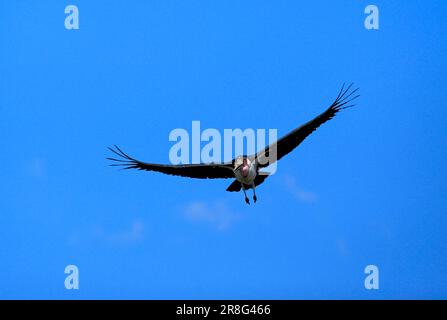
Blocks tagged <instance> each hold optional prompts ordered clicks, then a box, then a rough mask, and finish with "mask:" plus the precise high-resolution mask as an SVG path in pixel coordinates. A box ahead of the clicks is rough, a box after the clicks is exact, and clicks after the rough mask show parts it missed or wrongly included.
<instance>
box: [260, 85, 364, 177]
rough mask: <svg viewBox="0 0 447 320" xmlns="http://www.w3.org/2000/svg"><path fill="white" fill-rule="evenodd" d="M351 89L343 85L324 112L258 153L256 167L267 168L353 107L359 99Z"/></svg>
mask: <svg viewBox="0 0 447 320" xmlns="http://www.w3.org/2000/svg"><path fill="white" fill-rule="evenodd" d="M351 88H352V83H351V84H350V85H349V86H348V87H347V88H346V89H345V86H344V85H343V86H342V88H341V90H340V92H339V94H338V96H337V98H336V99H335V101H334V102H333V103H332V104H331V106H330V107H329V108H328V109H327V110H326V111H324V112H323V113H322V114H320V115H319V116H317V117H316V118H314V119H313V120H311V121H309V122H307V123H305V124H304V125H302V126H300V127H298V128H296V129H295V130H293V131H291V132H290V133H288V134H287V135H285V136H284V137H282V138H281V139H279V140H278V141H276V142H274V143H272V144H270V145H269V146H267V147H266V148H265V149H263V150H261V151H260V152H258V153H257V154H256V155H255V158H256V160H257V162H258V167H261V168H262V167H267V166H269V165H270V164H272V163H273V162H275V161H277V160H279V159H281V158H282V157H284V156H285V155H287V154H288V153H289V152H291V151H292V150H293V149H295V148H296V147H298V145H299V144H300V143H301V142H303V140H304V139H306V138H307V136H309V135H310V134H311V133H312V132H314V131H315V130H316V129H317V128H318V127H319V126H321V125H322V124H323V123H325V122H326V121H328V120H330V119H332V118H333V117H334V116H335V115H336V114H337V112H339V111H340V110H343V109H346V108H349V107H352V106H354V104H351V103H352V101H353V100H355V99H356V98H358V97H359V95H358V94H356V92H357V91H358V88H357V89H354V90H351ZM275 153H276V156H275Z"/></svg>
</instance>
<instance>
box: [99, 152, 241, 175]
mask: <svg viewBox="0 0 447 320" xmlns="http://www.w3.org/2000/svg"><path fill="white" fill-rule="evenodd" d="M109 150H110V151H112V152H113V153H115V154H116V155H117V156H119V157H120V158H119V159H116V158H107V159H108V160H111V161H114V163H112V164H111V166H121V167H123V169H138V170H146V171H157V172H161V173H164V174H170V175H174V176H181V177H188V178H197V179H217V178H234V173H233V164H232V163H224V164H214V163H210V164H181V165H164V164H153V163H145V162H141V161H139V160H136V159H134V158H132V157H130V156H128V155H127V154H126V153H124V152H123V151H122V150H121V149H120V148H118V147H117V146H115V149H112V148H109Z"/></svg>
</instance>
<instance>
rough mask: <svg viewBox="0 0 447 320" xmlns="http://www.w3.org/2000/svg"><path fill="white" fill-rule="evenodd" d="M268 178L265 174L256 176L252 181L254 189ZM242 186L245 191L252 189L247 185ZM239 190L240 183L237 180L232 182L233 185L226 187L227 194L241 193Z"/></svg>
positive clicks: (240, 187)
mask: <svg viewBox="0 0 447 320" xmlns="http://www.w3.org/2000/svg"><path fill="white" fill-rule="evenodd" d="M268 176H269V175H268V174H267V173H265V174H258V175H257V176H256V178H255V180H254V184H255V187H257V186H259V185H260V184H261V183H263V182H264V180H265V179H267V177H268ZM244 186H245V189H247V190H248V189H250V188H252V186H251V185H249V184H244ZM241 189H242V185H241V183H240V182H239V181H238V180H234V181H233V183H232V184H230V185H229V186H228V188H227V191H229V192H239V191H241Z"/></svg>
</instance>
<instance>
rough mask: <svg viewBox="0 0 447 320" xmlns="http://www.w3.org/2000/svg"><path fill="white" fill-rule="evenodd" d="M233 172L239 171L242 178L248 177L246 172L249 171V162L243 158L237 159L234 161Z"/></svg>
mask: <svg viewBox="0 0 447 320" xmlns="http://www.w3.org/2000/svg"><path fill="white" fill-rule="evenodd" d="M234 170H235V171H237V170H240V171H241V173H242V176H243V177H246V176H248V172H249V170H250V160H249V159H248V158H246V157H243V156H239V157H237V158H236V161H235V162H234Z"/></svg>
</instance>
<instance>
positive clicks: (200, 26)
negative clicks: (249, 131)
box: [0, 0, 447, 299]
mask: <svg viewBox="0 0 447 320" xmlns="http://www.w3.org/2000/svg"><path fill="white" fill-rule="evenodd" d="M370 3H373V4H376V5H377V6H378V7H379V10H380V29H379V30H377V31H368V30H366V29H365V28H364V24H363V21H364V19H365V17H366V15H365V14H364V12H363V10H364V8H365V7H366V6H367V5H368V4H370ZM68 4H75V5H77V6H78V8H79V19H80V29H79V30H70V31H69V30H66V29H65V28H64V19H65V13H64V8H65V6H66V5H68ZM446 9H447V4H446V3H445V1H426V2H421V1H406V2H405V3H403V2H390V1H375V2H369V1H349V2H348V1H311V2H300V3H298V2H297V1H220V2H217V1H130V2H129V1H73V2H64V1H3V0H2V1H0V111H1V117H0V134H1V137H2V139H1V146H2V152H1V153H0V159H1V163H2V166H1V168H0V176H1V180H2V183H1V184H0V192H1V195H2V196H1V198H0V298H7V299H11V298H26V299H38V298H39V299H40V298H50V299H79V298H86V299H96V298H112V299H116V298H124V299H145V298H148V299H174V298H182V299H183V298H185V299H214V298H221V299H225V298H233V299H246V298H247V299H264V298H266V299H301V298H302V299H321V298H329V299H348V298H351V299H352V298H354V299H383V298H385V299H388V298H403V299H407V298H423V299H430V298H435V299H438V298H447V277H446V275H447V255H446V250H447V235H446V232H445V230H446V228H447V199H446V197H445V194H446V193H447V188H446V184H445V181H446V178H447V169H446V166H445V159H446V156H447V153H446V150H447V148H446V147H447V144H446V135H447V126H446V120H445V119H446V117H447V109H446V108H445V101H446V99H447V90H445V75H446V71H447V65H446V64H447V62H446V59H445V52H446V50H447V43H446V38H445V30H446V27H447V22H446V20H445V14H446ZM350 81H354V82H355V83H356V84H357V85H358V86H359V87H360V90H361V94H362V96H361V98H360V100H359V104H358V105H357V106H356V108H352V109H349V110H346V111H344V112H342V113H341V114H339V116H337V117H336V118H335V119H334V120H331V121H330V122H328V123H326V124H325V125H324V126H322V127H321V128H320V129H319V130H318V131H317V132H315V133H314V134H313V135H311V136H310V137H309V138H308V139H307V140H305V141H304V143H303V144H302V145H301V146H300V147H299V148H298V149H297V150H295V151H294V152H293V153H292V154H290V155H289V156H287V157H286V158H284V159H283V160H281V162H280V163H279V165H278V171H277V173H276V174H275V175H274V176H273V177H270V178H269V179H268V180H267V181H266V183H265V184H263V185H262V186H260V187H259V188H258V189H257V194H258V199H259V200H258V203H256V205H251V206H247V205H246V204H245V203H244V201H243V196H242V194H236V193H229V192H225V189H226V187H227V186H228V185H229V183H230V182H231V181H229V180H216V181H206V180H205V181H201V180H190V179H182V178H177V177H171V176H164V175H160V174H155V173H146V172H137V171H135V172H132V171H118V170H116V169H114V168H111V167H108V166H107V164H108V163H107V161H106V160H105V157H107V156H109V155H110V154H109V152H108V151H107V150H106V147H107V146H110V145H112V144H118V145H120V146H121V147H122V148H123V149H124V150H125V151H127V152H128V153H129V154H131V155H133V156H135V157H137V158H139V159H142V160H145V161H150V162H160V163H167V162H168V160H169V158H168V157H169V149H170V147H171V146H172V144H173V143H172V142H170V141H169V140H168V136H169V132H170V131H171V130H172V129H174V128H185V129H188V130H189V129H190V127H191V121H193V120H199V121H201V126H202V128H216V129H219V130H223V129H225V128H255V129H256V128H265V129H268V128H274V129H278V134H279V135H283V134H285V133H286V132H287V131H288V130H290V129H292V128H294V127H296V126H298V125H300V124H301V123H303V122H306V121H308V120H310V119H311V118H313V117H314V116H315V115H317V114H318V113H320V112H321V111H323V110H324V109H325V108H326V107H327V106H328V105H329V104H330V103H331V102H332V100H333V99H334V97H335V96H336V94H337V92H338V90H339V89H340V86H341V85H342V83H343V82H350ZM69 264H75V265H77V266H78V268H79V271H80V278H79V281H80V289H79V290H66V289H65V287H64V279H65V276H66V275H65V274H64V269H65V266H66V265H69ZM369 264H374V265H377V266H378V267H379V270H380V280H379V281H380V289H379V290H366V289H365V288H364V285H363V284H364V278H365V276H366V275H365V274H364V272H363V271H364V268H365V266H367V265H369Z"/></svg>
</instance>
